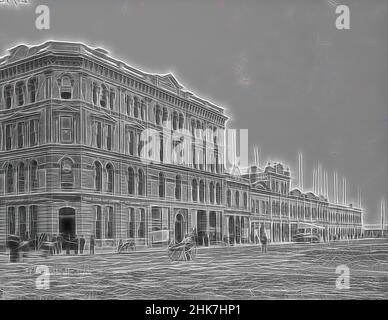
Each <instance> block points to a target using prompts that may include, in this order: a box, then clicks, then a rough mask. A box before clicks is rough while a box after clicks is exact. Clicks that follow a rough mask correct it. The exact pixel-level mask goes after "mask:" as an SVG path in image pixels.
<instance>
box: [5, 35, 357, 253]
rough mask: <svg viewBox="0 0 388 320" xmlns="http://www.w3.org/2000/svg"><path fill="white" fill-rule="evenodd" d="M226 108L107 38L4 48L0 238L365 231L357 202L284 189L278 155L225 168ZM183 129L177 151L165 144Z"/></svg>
mask: <svg viewBox="0 0 388 320" xmlns="http://www.w3.org/2000/svg"><path fill="white" fill-rule="evenodd" d="M227 120H228V118H227V116H226V115H225V114H224V111H223V109H222V108H220V107H218V106H216V105H214V104H212V103H210V102H208V101H205V100H203V99H200V98H198V97H197V96H195V95H194V94H193V93H191V92H189V91H187V90H186V89H185V88H183V87H182V86H181V85H180V84H179V83H178V82H177V80H176V79H175V78H174V76H173V75H171V74H167V75H158V74H148V73H145V72H142V71H140V70H137V69H135V68H133V67H130V66H128V65H126V64H124V63H123V62H121V61H118V60H115V59H113V58H111V57H110V56H109V55H108V52H107V51H105V50H103V49H92V48H90V47H88V46H85V45H83V44H80V43H65V42H55V41H50V42H46V43H44V44H41V45H37V46H32V47H27V46H25V45H20V46H17V47H15V48H13V49H11V50H9V55H8V56H6V57H3V58H1V59H0V246H2V247H4V245H5V240H6V237H7V235H9V234H17V235H19V236H20V237H21V238H33V237H35V236H36V235H39V234H42V233H46V234H49V235H56V234H60V233H61V234H65V235H70V236H75V235H84V236H86V237H87V238H88V237H90V236H91V235H94V236H95V238H96V245H97V246H101V247H112V246H117V244H118V242H119V240H120V239H133V240H134V241H135V242H136V244H137V245H138V246H144V247H153V246H159V245H161V244H166V243H167V242H168V241H170V240H173V241H181V240H182V238H183V237H184V235H185V234H186V233H189V232H191V231H192V230H194V231H196V232H197V234H198V244H199V245H214V244H218V243H220V242H222V241H223V242H228V243H230V244H240V243H251V242H255V241H257V240H256V239H257V237H258V236H259V235H260V232H262V231H263V230H267V231H268V234H269V237H270V240H271V241H273V242H282V241H290V240H291V236H292V234H293V233H294V232H295V230H296V228H297V225H298V222H314V223H317V224H320V225H322V226H324V227H325V229H324V231H322V237H323V238H324V239H325V240H329V239H339V238H341V239H343V238H356V237H360V236H361V227H362V225H361V221H362V219H361V216H362V211H361V209H358V208H353V207H352V206H341V205H334V204H331V203H329V202H328V201H327V199H324V198H323V197H318V196H316V195H314V194H312V193H307V194H302V193H301V192H300V191H299V190H296V189H295V190H290V179H291V177H290V172H289V170H285V169H284V168H283V166H282V165H281V164H275V165H268V166H267V167H265V168H263V169H260V168H257V167H255V166H252V167H251V168H249V171H248V172H246V173H242V174H240V175H239V176H236V175H231V174H229V173H228V172H225V168H224V166H223V165H222V161H221V159H222V154H223V147H224V146H223V143H224V141H223V135H221V134H220V133H219V132H221V131H222V130H223V129H225V124H226V121H227ZM145 130H153V132H157V135H158V140H154V141H153V142H152V150H153V156H154V158H153V161H150V159H145V158H147V154H145V153H142V150H148V149H146V148H145V147H146V144H147V141H144V139H142V133H143V132H144V131H145ZM183 140H184V141H185V145H184V146H182V149H184V150H185V151H186V153H185V158H184V159H182V158H180V155H179V154H176V153H174V152H173V151H172V150H174V148H173V147H174V146H176V145H179V144H180V143H181V142H182V141H183ZM155 141H156V142H155ZM166 150H167V151H166ZM163 232H165V233H163ZM166 233H167V236H166ZM163 234H164V235H163Z"/></svg>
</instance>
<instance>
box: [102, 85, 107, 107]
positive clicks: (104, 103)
mask: <svg viewBox="0 0 388 320" xmlns="http://www.w3.org/2000/svg"><path fill="white" fill-rule="evenodd" d="M107 103H108V88H107V87H106V85H104V84H103V85H101V97H100V106H101V107H103V108H106V106H107Z"/></svg>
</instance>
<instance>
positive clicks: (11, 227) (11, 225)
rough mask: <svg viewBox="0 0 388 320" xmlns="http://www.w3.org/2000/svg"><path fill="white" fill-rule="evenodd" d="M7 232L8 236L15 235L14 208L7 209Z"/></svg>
mask: <svg viewBox="0 0 388 320" xmlns="http://www.w3.org/2000/svg"><path fill="white" fill-rule="evenodd" d="M7 229H8V230H7V231H8V234H15V233H16V228H15V208H14V207H9V208H8V212H7Z"/></svg>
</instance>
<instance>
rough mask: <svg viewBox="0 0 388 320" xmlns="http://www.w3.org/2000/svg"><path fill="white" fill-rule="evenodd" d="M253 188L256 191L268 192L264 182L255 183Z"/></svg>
mask: <svg viewBox="0 0 388 320" xmlns="http://www.w3.org/2000/svg"><path fill="white" fill-rule="evenodd" d="M253 187H254V188H256V189H262V190H269V188H268V186H267V184H266V183H265V182H264V181H259V182H256V183H255V184H254V185H253Z"/></svg>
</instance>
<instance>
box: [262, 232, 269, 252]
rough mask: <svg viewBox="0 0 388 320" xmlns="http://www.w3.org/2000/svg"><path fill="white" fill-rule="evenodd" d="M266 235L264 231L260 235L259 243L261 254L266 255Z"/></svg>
mask: <svg viewBox="0 0 388 320" xmlns="http://www.w3.org/2000/svg"><path fill="white" fill-rule="evenodd" d="M267 240H268V239H267V234H266V233H265V231H264V232H263V233H262V234H261V237H260V242H261V252H264V253H267Z"/></svg>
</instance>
